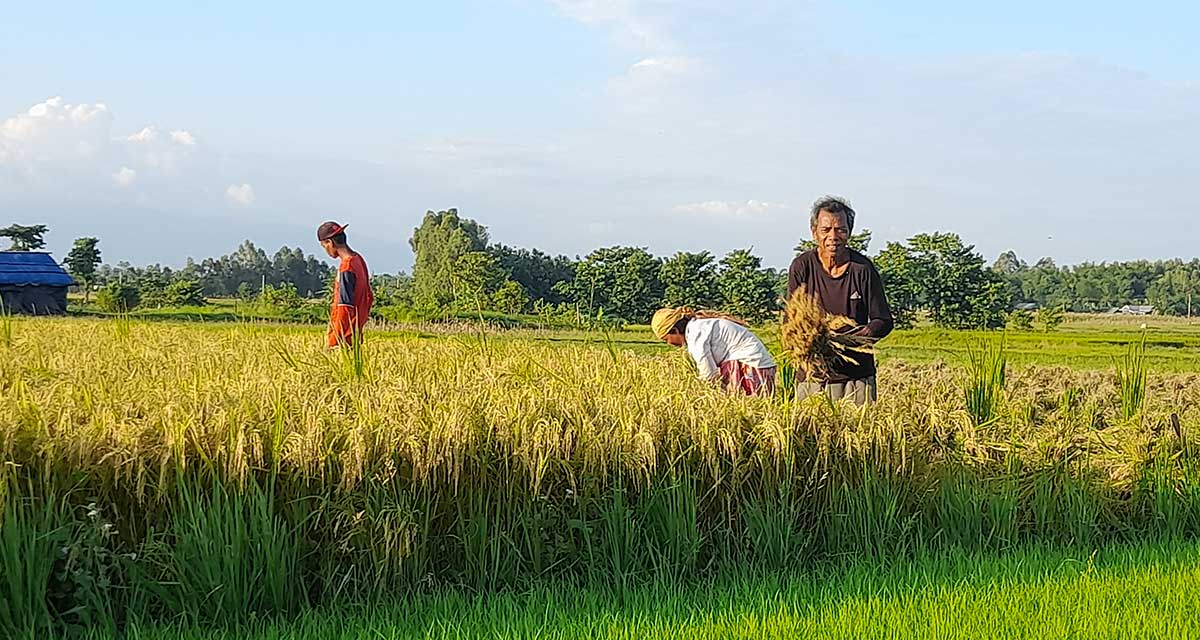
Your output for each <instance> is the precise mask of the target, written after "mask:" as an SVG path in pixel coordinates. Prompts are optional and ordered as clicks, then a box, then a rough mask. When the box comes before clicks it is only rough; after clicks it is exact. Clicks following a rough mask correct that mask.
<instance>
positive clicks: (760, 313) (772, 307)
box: [717, 249, 778, 322]
mask: <svg viewBox="0 0 1200 640" xmlns="http://www.w3.org/2000/svg"><path fill="white" fill-rule="evenodd" d="M775 283H776V279H775V276H774V275H773V273H772V272H771V271H769V270H767V269H763V268H762V259H761V258H759V257H758V256H756V255H754V254H752V253H750V251H749V250H748V249H738V250H736V251H731V252H730V253H729V255H727V256H725V257H724V258H722V259H721V270H720V272H719V273H718V275H717V288H718V290H719V291H720V293H721V301H722V304H721V308H722V309H724V310H725V311H727V312H728V313H731V314H733V315H735V316H737V317H740V318H744V319H746V320H748V321H751V322H761V321H763V320H766V319H767V318H769V317H771V314H772V313H773V312H774V311H776V310H777V309H778V305H777V303H776V295H775Z"/></svg>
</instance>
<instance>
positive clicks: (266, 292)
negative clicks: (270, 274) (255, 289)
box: [258, 283, 304, 311]
mask: <svg viewBox="0 0 1200 640" xmlns="http://www.w3.org/2000/svg"><path fill="white" fill-rule="evenodd" d="M258 300H259V302H261V303H263V304H266V305H270V306H272V307H275V308H276V309H281V310H284V311H289V310H292V309H299V308H300V307H303V306H304V299H303V298H301V297H300V294H299V293H297V292H296V285H294V284H291V283H288V284H284V285H280V286H278V287H273V286H271V285H267V286H266V288H264V289H263V290H262V293H260V294H259V296H258Z"/></svg>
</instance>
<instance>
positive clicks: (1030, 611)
mask: <svg viewBox="0 0 1200 640" xmlns="http://www.w3.org/2000/svg"><path fill="white" fill-rule="evenodd" d="M769 515H770V516H773V515H774V514H769ZM1197 553H1198V549H1197V545H1196V544H1195V543H1192V542H1182V541H1181V542H1172V543H1167V544H1137V545H1119V546H1108V547H1102V548H1098V549H1091V548H1086V547H1083V546H1082V545H1076V546H1073V547H1067V548H1048V547H1044V546H1021V547H1019V548H1015V549H1012V550H1009V551H1007V552H1005V553H990V552H989V553H984V552H977V551H971V550H965V549H957V550H954V551H952V552H947V553H939V554H919V555H916V556H913V557H902V558H889V559H888V560H887V561H885V562H878V561H873V560H848V561H844V562H835V563H827V564H822V565H821V566H820V567H818V568H815V569H803V570H797V571H792V570H784V571H778V572H765V571H756V570H752V569H749V568H746V567H743V568H740V569H738V570H735V571H731V572H727V573H720V574H715V575H712V576H710V577H706V578H705V579H703V580H701V581H687V582H680V581H677V580H671V579H669V578H666V577H659V576H655V577H650V578H645V579H642V580H639V581H638V582H637V583H636V584H631V585H627V586H623V587H621V588H609V587H605V586H602V585H596V584H593V583H583V584H578V583H575V582H567V581H541V582H538V583H536V584H532V585H529V586H528V587H522V588H520V589H517V590H513V591H505V592H499V593H487V594H485V595H482V596H481V595H478V594H476V593H470V592H464V590H459V589H439V590H437V591H436V592H434V593H429V594H413V595H408V594H404V595H400V594H396V595H393V596H392V597H389V598H388V599H387V600H385V601H384V602H378V603H372V604H371V605H370V606H365V607H360V606H354V605H353V604H348V605H343V606H336V607H334V608H332V609H331V610H317V611H311V612H306V613H305V614H304V615H302V616H301V617H300V618H299V619H296V620H285V621H270V622H260V621H258V620H253V621H248V622H246V623H245V624H244V625H239V626H238V627H237V628H235V629H230V630H224V629H221V630H217V629H213V628H211V626H210V625H196V626H188V625H179V624H171V623H168V622H162V621H157V620H156V621H153V622H152V621H146V625H145V626H139V628H138V629H137V630H136V633H130V634H128V635H129V637H130V638H133V639H135V640H217V639H218V638H220V639H232V638H239V639H245V640H348V639H350V638H378V639H384V638H388V639H392V638H443V639H445V640H451V639H464V640H465V639H467V638H514V639H523V640H528V639H533V638H537V639H538V640H576V639H581V638H586V639H588V640H628V639H631V638H637V639H638V640H677V639H679V638H688V639H694V640H724V639H729V638H755V639H761V640H791V639H793V638H821V639H823V640H825V639H828V640H858V639H861V638H888V639H891V640H924V639H926V638H937V639H938V640H976V639H978V638H1014V639H1016V638H1049V637H1053V638H1102V639H1109V638H1111V639H1125V638H1155V639H1158V638H1163V639H1166V638H1178V639H1182V638H1194V637H1198V636H1200V616H1198V615H1197V609H1198V608H1200V607H1197V605H1196V604H1195V602H1194V598H1191V597H1190V596H1191V594H1192V593H1194V592H1195V590H1196V589H1197V588H1198V586H1200V585H1198V582H1200V579H1198V576H1197V573H1196V571H1195V566H1194V565H1195V558H1196V557H1197ZM97 640H100V639H97Z"/></svg>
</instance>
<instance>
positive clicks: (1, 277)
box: [0, 251, 75, 287]
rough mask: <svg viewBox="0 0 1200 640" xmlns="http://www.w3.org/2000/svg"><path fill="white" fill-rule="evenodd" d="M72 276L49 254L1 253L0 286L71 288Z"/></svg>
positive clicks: (29, 252)
mask: <svg viewBox="0 0 1200 640" xmlns="http://www.w3.org/2000/svg"><path fill="white" fill-rule="evenodd" d="M73 284H75V281H74V280H72V279H71V276H69V275H67V272H66V271H63V268H62V267H60V266H58V263H57V262H55V261H54V258H52V257H50V254H48V253H35V252H32V251H0V285H7V286H18V287H27V286H41V287H69V286H71V285H73Z"/></svg>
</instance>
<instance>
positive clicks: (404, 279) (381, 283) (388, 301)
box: [371, 271, 412, 307]
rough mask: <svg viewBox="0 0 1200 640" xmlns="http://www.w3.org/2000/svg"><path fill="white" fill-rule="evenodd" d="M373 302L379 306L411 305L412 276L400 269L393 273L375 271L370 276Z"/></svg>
mask: <svg viewBox="0 0 1200 640" xmlns="http://www.w3.org/2000/svg"><path fill="white" fill-rule="evenodd" d="M371 290H372V291H374V292H375V304H376V305H377V306H380V307H411V306H412V276H410V275H408V274H406V273H404V272H403V271H401V272H400V273H397V274H395V275H391V274H386V273H376V274H373V275H372V276H371Z"/></svg>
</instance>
